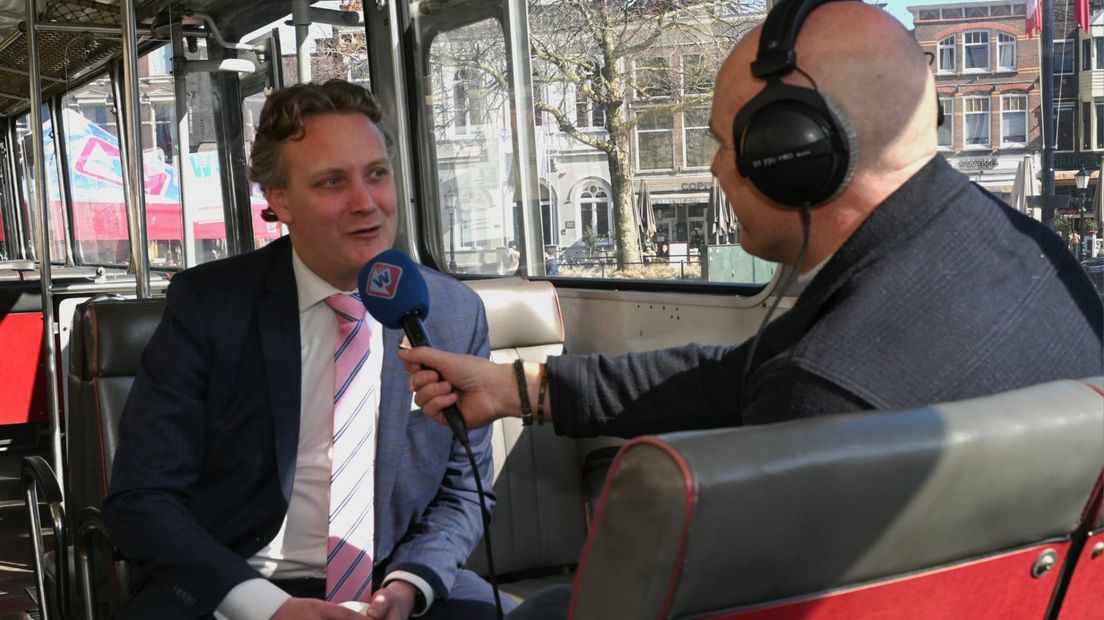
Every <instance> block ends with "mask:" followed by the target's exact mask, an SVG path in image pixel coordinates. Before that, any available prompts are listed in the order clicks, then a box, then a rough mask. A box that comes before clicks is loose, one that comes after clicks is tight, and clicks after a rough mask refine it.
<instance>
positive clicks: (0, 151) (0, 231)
mask: <svg viewBox="0 0 1104 620" xmlns="http://www.w3.org/2000/svg"><path fill="white" fill-rule="evenodd" d="M7 157H8V147H7V146H6V145H4V144H0V260H10V259H15V258H19V257H20V256H19V249H18V242H17V241H16V239H15V238H14V237H13V236H12V232H13V231H16V230H17V229H18V221H17V220H16V217H15V213H16V211H15V201H14V200H13V199H12V197H13V196H14V193H13V189H14V188H13V187H12V186H11V184H10V182H11V180H10V179H9V178H8V177H10V176H11V175H10V174H8V166H7V164H6V162H7V161H8V160H7Z"/></svg>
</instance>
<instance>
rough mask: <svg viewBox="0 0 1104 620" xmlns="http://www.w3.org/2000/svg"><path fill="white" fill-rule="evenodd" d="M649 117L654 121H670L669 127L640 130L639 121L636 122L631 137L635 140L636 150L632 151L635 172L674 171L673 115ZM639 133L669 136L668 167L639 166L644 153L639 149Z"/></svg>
mask: <svg viewBox="0 0 1104 620" xmlns="http://www.w3.org/2000/svg"><path fill="white" fill-rule="evenodd" d="M636 114H637V115H639V114H640V112H639V111H637V112H636ZM649 117H651V118H656V119H659V118H667V119H670V126H669V127H661V128H658V129H656V128H647V129H641V127H640V121H639V119H638V120H637V122H636V123H635V124H634V126H633V135H634V137H635V139H636V149H634V150H635V151H636V153H635V159H636V162H635V163H636V170H637V171H638V172H666V171H670V170H674V169H675V115H674V114H655V115H649ZM641 132H643V133H656V134H658V133H662V132H666V133H667V134H668V135H669V136H670V144H671V149H670V165H668V166H666V167H661V168H644V167H642V166H641V164H640V156H641V155H642V154H643V152H644V149H642V148H640V134H641Z"/></svg>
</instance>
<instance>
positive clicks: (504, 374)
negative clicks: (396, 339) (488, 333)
mask: <svg viewBox="0 0 1104 620" xmlns="http://www.w3.org/2000/svg"><path fill="white" fill-rule="evenodd" d="M399 358H400V359H401V360H402V361H403V363H405V364H406V370H407V372H409V373H410V387H411V389H413V390H414V392H415V393H414V402H415V403H416V404H417V405H418V406H419V407H421V408H422V411H423V412H425V414H426V415H428V416H429V417H431V418H433V419H434V420H436V421H437V422H439V423H441V424H445V419H444V416H443V415H442V413H441V412H442V411H443V410H444V409H445V408H446V407H448V406H449V405H457V406H458V407H460V411H461V413H463V415H464V421H465V422H466V423H467V425H468V428H472V429H474V428H481V427H484V426H486V425H488V424H490V423H491V422H494V421H495V420H497V419H498V418H501V417H504V416H507V415H514V416H516V415H519V412H520V400H519V397H518V389H517V383H516V381H515V379H514V374H513V369H512V368H511V367H510V366H508V365H503V364H495V363H493V362H490V361H488V360H485V359H483V358H481V357H476V356H474V355H459V354H456V353H447V352H444V351H438V350H436V349H430V348H427V347H416V348H414V349H400V350H399Z"/></svg>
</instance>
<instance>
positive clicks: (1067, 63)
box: [1053, 39, 1077, 75]
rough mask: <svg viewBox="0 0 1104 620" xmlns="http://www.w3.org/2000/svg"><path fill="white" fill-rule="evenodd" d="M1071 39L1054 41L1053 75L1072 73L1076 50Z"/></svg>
mask: <svg viewBox="0 0 1104 620" xmlns="http://www.w3.org/2000/svg"><path fill="white" fill-rule="evenodd" d="M1076 49H1077V48H1076V47H1075V46H1074V43H1073V39H1065V40H1063V41H1055V42H1054V57H1053V58H1054V75H1069V74H1071V73H1073V68H1074V66H1075V65H1074V62H1073V60H1074V58H1073V57H1074V52H1075V51H1076Z"/></svg>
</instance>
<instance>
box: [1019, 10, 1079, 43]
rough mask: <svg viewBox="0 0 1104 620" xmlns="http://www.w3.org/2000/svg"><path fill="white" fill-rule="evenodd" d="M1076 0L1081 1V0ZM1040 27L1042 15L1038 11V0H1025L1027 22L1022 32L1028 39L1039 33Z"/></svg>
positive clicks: (1041, 25) (1041, 27) (1041, 26)
mask: <svg viewBox="0 0 1104 620" xmlns="http://www.w3.org/2000/svg"><path fill="white" fill-rule="evenodd" d="M1077 1H1078V2H1081V1H1082V0H1077ZM1078 6H1080V5H1078ZM1042 29H1043V15H1042V13H1040V12H1039V0H1027V24H1026V25H1025V26H1024V34H1026V35H1027V38H1029V39H1030V38H1031V37H1033V36H1035V35H1037V34H1039V31H1041V30H1042Z"/></svg>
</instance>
